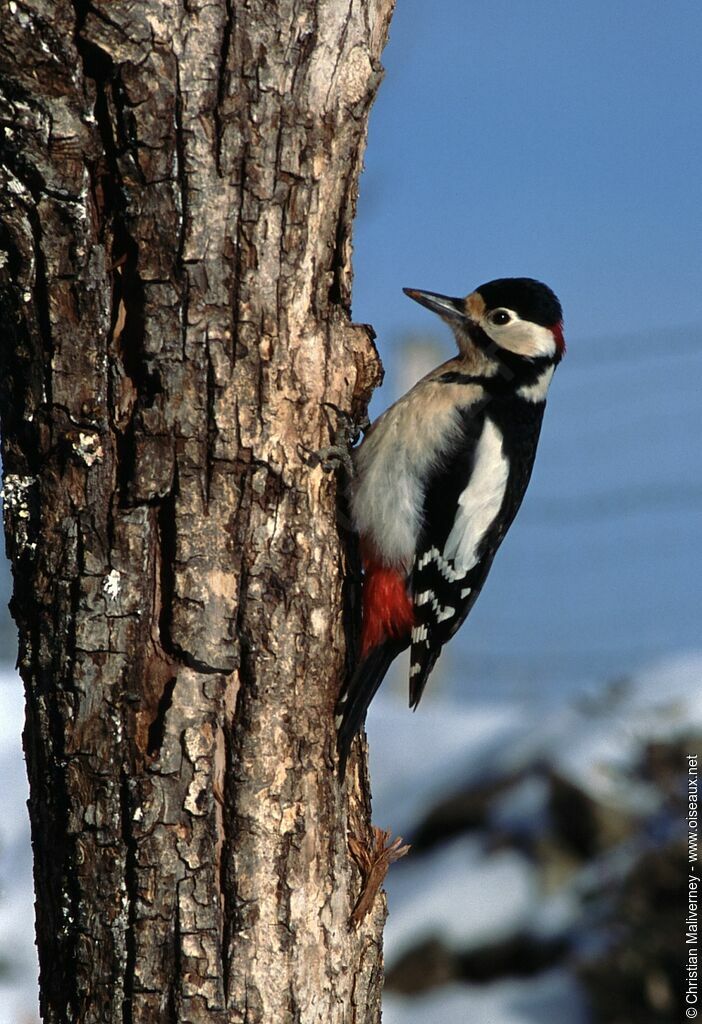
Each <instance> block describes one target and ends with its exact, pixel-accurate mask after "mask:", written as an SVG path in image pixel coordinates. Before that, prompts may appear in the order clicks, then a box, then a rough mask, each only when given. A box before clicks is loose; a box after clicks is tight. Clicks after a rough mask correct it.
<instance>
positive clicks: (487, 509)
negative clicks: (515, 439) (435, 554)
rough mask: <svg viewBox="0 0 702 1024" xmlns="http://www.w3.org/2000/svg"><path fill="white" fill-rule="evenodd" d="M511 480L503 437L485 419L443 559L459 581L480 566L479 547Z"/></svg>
mask: <svg viewBox="0 0 702 1024" xmlns="http://www.w3.org/2000/svg"><path fill="white" fill-rule="evenodd" d="M508 477H509V461H508V459H507V458H506V457H505V454H504V452H503V450H502V434H501V433H500V431H499V430H498V428H497V427H496V426H495V424H494V423H493V422H492V420H491V419H486V420H485V426H484V427H483V432H482V434H481V435H480V440H479V441H478V444H477V447H476V452H475V464H474V467H473V473H472V474H471V478H470V480H469V481H468V486H467V487H466V488H465V490H464V491H463V493H462V494H461V496H460V498H459V499H458V508H457V510H456V519H455V522H454V524H453V529H452V530H451V533H450V534H449V536H448V539H447V541H446V545H445V547H444V558H450V559H451V560H452V561H453V562H454V564H455V567H456V573H457V574H458V578H459V579H460V578H462V577H463V576H465V574H466V573H467V572H469V570H470V569H472V568H473V567H474V566H475V565H477V564H478V557H479V556H478V550H479V548H480V543H481V541H482V540H483V538H484V537H485V534H486V533H487V532H488V530H489V529H490V527H491V526H492V524H493V522H494V521H495V519H496V517H497V515H498V513H499V511H500V508H501V507H502V502H503V500H504V496H505V491H506V489H507V480H508Z"/></svg>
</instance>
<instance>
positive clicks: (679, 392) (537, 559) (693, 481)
mask: <svg viewBox="0 0 702 1024" xmlns="http://www.w3.org/2000/svg"><path fill="white" fill-rule="evenodd" d="M701 48H702V9H701V8H700V6H699V4H698V3H696V2H692V0H678V2H676V3H675V4H671V5H662V4H660V3H654V2H652V0H638V2H636V3H634V2H633V0H628V2H627V0H615V2H612V0H607V2H605V0H590V2H589V3H588V4H555V3H552V2H549V3H547V2H545V0H530V2H529V3H527V4H522V3H517V0H496V2H493V3H491V4H489V5H484V4H475V3H466V2H465V0H440V2H437V3H434V4H426V3H425V2H421V0H398V4H397V10H396V13H395V16H394V20H393V23H392V26H391V34H390V43H389V45H388V48H387V50H386V53H385V58H384V64H385V67H386V69H387V74H386V78H385V81H384V83H383V85H382V87H381V89H380V93H379V96H378V100H377V102H376V105H375V107H374V110H373V113H372V116H371V125H370V136H369V145H368V152H367V157H366V170H365V173H364V175H363V178H362V183H361V196H360V202H359V210H358V219H357V225H356V233H355V288H354V306H353V314H354V319H355V320H356V321H360V322H367V323H371V324H372V325H373V326H374V328H375V330H376V332H377V335H378V340H377V343H378V347H379V349H380V352H381V355H382V358H383V361H384V364H385V367H386V371H387V373H386V379H385V383H384V385H383V387H382V388H381V389H380V390H379V392H378V393H377V394H376V396H375V398H374V401H373V406H372V412H373V414H374V415H377V414H378V413H379V412H380V411H382V409H383V408H385V407H386V406H387V405H388V404H390V403H391V402H392V401H393V400H394V399H395V398H397V397H398V396H399V395H400V394H401V393H402V392H403V391H405V390H406V389H407V388H408V387H409V386H411V384H412V383H414V381H415V380H416V379H417V378H418V377H419V376H421V375H422V373H424V372H425V371H426V370H427V369H428V368H430V366H432V365H435V364H436V363H438V362H440V361H441V360H443V359H446V358H449V357H450V356H451V355H452V353H453V351H454V346H453V342H452V338H451V336H450V333H449V331H448V329H447V328H446V327H445V326H443V325H442V324H441V323H440V321H438V319H436V318H433V317H432V315H431V314H430V313H429V312H427V311H426V310H423V309H421V308H420V307H419V306H417V305H415V304H414V303H412V302H410V301H409V300H408V299H407V298H405V297H404V295H403V294H402V291H401V289H402V287H403V286H410V287H417V288H425V289H428V290H433V291H438V292H444V293H448V294H453V295H464V294H466V293H468V292H469V291H471V290H472V289H473V288H475V287H476V286H478V285H479V284H481V283H483V282H485V281H487V280H490V279H491V278H494V277H501V276H511V275H515V276H521V275H525V276H531V277H537V278H540V279H542V280H544V281H545V282H547V283H548V284H549V285H551V286H552V287H553V288H554V290H555V291H556V292H557V294H558V295H559V297H560V299H561V301H562V303H563V306H564V310H565V318H566V339H567V343H568V354H567V358H566V359H565V360H564V362H563V363H562V364H561V366H560V368H559V370H558V373H557V374H556V378H555V381H554V384H553V386H552V389H551V396H550V398H549V404H548V409H547V413H546V418H545V423H544V429H543V433H542V440H541V444H540V448H539V452H538V456H537V461H536V468H535V471H534V476H533V479H532V483H531V486H530V489H529V491H528V493H527V497H526V499H525V502H524V505H523V507H522V510H521V512H520V514H519V516H518V518H517V521H516V523H515V525H514V527H513V529H512V531H511V532H510V534H509V536H508V538H507V540H506V541H505V543H504V544H503V546H502V548H501V549H500V552H499V554H498V556H497V559H496V561H495V565H494V567H493V570H492V573H491V576H490V578H489V580H488V583H487V585H486V587H485V590H484V592H483V594H482V596H481V598H480V600H479V602H478V604H477V606H476V608H475V610H474V611H473V613H472V614H471V617H470V619H469V620H468V622H467V624H466V625H465V626H464V628H463V629H462V631H461V633H460V635H459V636H458V637H457V638H456V639H455V640H454V641H453V642H452V644H451V646H450V647H449V648H448V650H447V651H446V653H445V654H444V655H443V656H442V659H441V661H440V662H439V666H438V668H437V670H436V671H435V672H434V674H433V676H432V679H431V682H430V685H429V687H428V690H427V693H426V696H425V697H424V700H423V703H422V706H421V707H420V709H419V711H418V712H417V714H415V715H412V714H410V713H409V712H408V711H407V709H406V685H407V684H406V673H407V666H406V665H405V664H402V665H400V666H398V668H397V670H396V671H395V673H394V675H393V677H392V678H391V679H389V680H388V682H387V683H386V685H385V687H384V692H382V693H381V695H380V696H379V698H378V699H377V701H376V703H375V704H374V705H373V707H372V709H371V713H370V715H369V721H368V733H369V742H370V746H371V769H372V777H373V789H374V794H375V802H374V820H375V822H376V824H378V825H380V826H381V827H383V828H392V829H393V831H394V832H395V833H399V834H401V835H403V836H404V837H405V839H406V840H408V841H410V842H412V843H413V851H412V853H411V854H410V856H409V857H407V858H405V860H403V861H401V862H400V863H398V864H396V865H394V866H393V868H392V869H391V871H390V875H389V878H388V883H387V889H388V895H389V905H390V918H389V922H388V928H387V965H388V981H387V987H386V1002H385V1015H384V1020H385V1022H386V1024H415V1022H417V1024H419V1022H420V1021H421V1022H422V1024H433V1022H437V1024H438V1022H441V1024H458V1022H461V1024H464V1022H468V1021H470V1024H531V1022H534V1024H535V1022H543V1021H544V1020H551V1019H553V1020H557V1019H558V1020H567V1021H568V1022H569V1024H579V1022H583V1024H587V1022H589V1024H615V1022H616V1024H647V1022H649V1021H650V1022H666V1024H667V1022H672V1021H673V1020H677V1019H681V1017H682V1012H683V1011H682V1009H681V1007H682V1003H681V993H680V986H681V981H680V978H681V975H680V971H679V964H680V960H681V957H682V951H683V945H684V927H683V925H684V920H685V916H686V915H685V904H684V901H683V885H684V880H685V876H686V873H687V871H686V857H687V850H686V842H685V837H686V832H685V822H684V813H683V804H684V797H685V794H686V788H685V787H686V779H685V772H686V769H687V761H686V758H685V754H686V753H693V752H695V751H696V752H698V753H699V752H700V751H702V743H700V737H701V736H702V695H701V693H700V678H701V676H702V639H701V638H700V608H701V607H702V600H701V599H702V573H701V572H700V559H699V555H698V551H699V533H700V527H701V526H702V473H701V472H700V471H701V470H702V455H701V454H700V452H701V448H702V446H701V445H700V427H701V426H702V423H701V421H702V412H701V409H702V402H701V401H700V380H701V379H702V344H701V343H702V265H701V261H700V240H701V238H702V231H701V229H702V223H701V222H702V212H701V211H702V176H701V175H700V173H699V168H700V165H701V163H702V145H701V138H700V101H699V53H700V50H701ZM8 593H9V583H8V578H7V570H6V568H3V569H2V571H0V602H2V606H3V608H4V605H5V600H6V597H7V596H8ZM0 643H1V644H2V649H1V653H2V660H3V662H4V666H5V671H4V674H3V676H2V681H1V682H0V723H1V725H0V781H2V785H3V790H4V792H5V794H7V796H6V801H7V809H6V814H5V815H3V820H2V821H1V822H0V1024H6V1022H7V1024H19V1022H20V1021H22V1020H32V1019H34V1017H35V1014H36V1010H35V1007H36V1001H35V989H34V985H35V966H34V959H33V949H32V933H31V920H32V912H31V902H32V895H31V880H30V874H29V869H28V864H29V850H28V837H27V831H28V830H27V827H26V823H25V809H24V800H25V799H26V790H25V783H24V775H23V765H22V761H21V751H20V745H19V732H20V729H21V718H22V711H21V695H20V691H19V687H18V684H17V681H16V678H15V676H14V674H13V672H12V665H13V660H14V655H15V645H14V638H13V631H12V628H11V625H10V622H9V619H8V618H7V617H5V618H4V619H3V620H2V624H1V625H0Z"/></svg>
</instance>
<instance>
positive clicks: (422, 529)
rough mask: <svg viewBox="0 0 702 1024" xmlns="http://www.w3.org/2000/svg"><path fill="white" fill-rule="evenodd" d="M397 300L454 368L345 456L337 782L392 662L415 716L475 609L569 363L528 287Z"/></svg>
mask: <svg viewBox="0 0 702 1024" xmlns="http://www.w3.org/2000/svg"><path fill="white" fill-rule="evenodd" d="M405 293H406V294H407V295H409V297H410V298H412V299H414V300H415V301H416V302H419V303H421V305H423V306H426V307H427V308H428V309H431V310H433V311H434V312H436V313H438V314H439V316H440V317H441V318H442V319H443V320H445V321H446V322H447V323H448V324H449V325H450V326H451V327H452V329H453V332H454V334H455V336H456V341H457V343H458V349H459V355H458V356H457V357H455V358H454V359H450V360H449V361H448V362H446V363H443V364H442V365H441V366H439V367H437V368H436V369H435V370H432V372H431V373H429V374H427V376H426V377H423V378H422V380H420V381H419V383H417V384H415V386H414V387H413V388H412V389H411V390H410V391H409V392H408V393H407V394H406V395H404V396H403V397H402V398H400V400H399V401H397V402H396V403H395V404H394V405H392V406H391V407H390V408H389V409H388V410H387V411H386V412H385V413H383V415H382V416H380V417H379V419H378V420H376V422H375V423H374V424H373V425H372V426H371V428H370V429H369V430H368V432H367V433H366V436H365V438H364V440H363V443H362V444H361V445H360V446H359V447H358V448H356V449H355V450H354V452H353V463H354V478H353V481H352V483H351V489H350V507H351V515H352V519H353V523H354V527H355V529H356V530H357V532H358V534H359V536H360V543H361V555H362V560H363V569H364V579H363V626H362V636H361V652H360V659H359V663H358V666H357V668H356V670H355V672H354V673H353V675H352V677H351V680H350V682H349V684H348V686H347V687H346V688H345V690H344V691H343V692H342V694H341V696H340V698H339V704H338V707H337V722H338V723H339V731H338V747H339V761H340V769H339V770H340V774H341V777H342V778H343V775H344V771H345V766H346V760H347V757H348V753H349V748H350V746H351V742H352V741H353V738H354V736H355V735H356V733H357V732H358V730H359V729H360V728H361V726H362V724H363V721H364V719H365V715H366V711H367V710H368V706H369V704H370V702H371V700H372V699H373V697H374V695H375V693H376V691H377V689H378V687H379V686H380V684H381V682H382V680H383V677H384V676H385V673H386V672H387V670H388V668H389V666H390V663H391V662H392V661H393V659H394V658H396V657H397V655H398V654H399V653H400V652H401V651H403V650H405V648H407V647H408V646H411V657H410V672H409V676H410V678H409V698H410V700H409V702H410V707H412V708H416V706H417V704H418V703H419V700H420V698H421V696H422V691H423V690H424V686H425V684H426V681H427V677H428V676H429V673H430V672H431V670H432V668H433V666H434V664H435V662H436V660H437V658H438V656H439V654H440V652H441V648H442V647H443V645H444V644H445V643H446V642H447V641H448V640H449V639H450V638H451V637H452V636H453V634H454V633H455V632H456V630H457V629H458V628H459V626H460V625H461V623H462V622H463V621H464V619H465V618H466V616H467V615H468V613H469V612H470V610H471V608H472V607H473V605H474V604H475V601H476V599H477V597H478V594H479V593H480V591H481V589H482V587H483V584H484V583H485V579H486V577H487V575H488V572H489V571H490V566H491V565H492V561H493V558H494V557H495V552H496V551H497V549H498V547H499V546H500V544H501V543H502V540H503V538H504V536H505V534H506V533H507V530H508V529H509V527H510V525H511V523H512V520H513V519H514V517H515V515H516V513H517V511H518V509H519V506H520V504H521V502H522V498H523V497H524V492H525V490H526V487H527V484H528V483H529V478H530V476H531V470H532V466H533V464H534V456H535V454H536V446H537V442H538V439H539V432H540V429H541V421H542V418H543V415H544V408H545V405H546V393H547V391H548V387H549V384H550V383H551V378H552V377H553V373H554V370H555V368H556V366H557V365H558V363H559V361H560V359H561V358H562V356H563V354H564V352H565V343H564V339H563V314H562V310H561V306H560V303H559V301H558V299H557V298H556V296H555V295H554V294H553V292H552V291H551V289H550V288H547V287H546V285H544V284H541V283H540V282H539V281H534V280H532V279H531V278H524V277H516V278H502V279H500V280H497V281H490V282H489V283H488V284H484V285H481V287H480V288H478V289H476V290H475V291H474V292H471V294H470V295H468V296H467V298H465V299H462V298H449V297H448V296H446V295H436V294H434V293H432V292H425V291H418V290H417V289H414V288H405Z"/></svg>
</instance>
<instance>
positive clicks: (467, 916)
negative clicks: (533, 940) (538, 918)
mask: <svg viewBox="0 0 702 1024" xmlns="http://www.w3.org/2000/svg"><path fill="white" fill-rule="evenodd" d="M537 898H538V894H537V891H536V885H535V878H534V873H533V871H532V869H531V867H530V865H529V864H528V863H527V861H526V859H525V858H524V857H521V856H519V855H518V854H516V853H514V852H513V851H511V850H504V851H501V852H499V853H497V854H495V855H493V856H491V857H488V858H486V857H485V854H484V851H483V850H482V844H481V842H480V841H479V840H477V839H472V838H467V837H465V836H461V837H460V838H458V839H454V840H453V841H451V842H448V843H444V844H442V845H441V846H440V847H439V848H438V850H437V852H436V853H435V854H434V855H433V856H432V857H430V858H424V857H416V858H414V859H413V858H412V857H410V858H409V859H408V860H407V861H406V862H405V863H404V864H403V865H402V869H401V870H397V871H395V872H394V873H393V879H392V902H393V906H394V908H395V909H393V911H392V913H391V914H390V916H389V917H388V922H387V925H386V927H385V942H386V946H387V948H388V949H389V950H392V951H393V954H394V955H397V954H399V953H401V952H402V951H403V949H405V948H406V947H407V946H410V945H414V944H416V943H418V942H419V941H421V940H422V939H424V938H431V937H432V936H436V937H441V938H442V940H443V941H444V943H445V944H446V945H449V946H454V947H456V948H457V949H463V950H465V949H468V948H470V947H473V946H480V945H482V943H483V942H484V941H486V940H487V941H492V940H493V939H495V938H502V937H507V936H508V935H510V934H513V933H514V932H516V931H521V930H522V929H525V928H526V927H527V926H528V925H529V924H530V916H531V915H532V913H533V907H534V902H535V900H536V899H537ZM468 910H469V912H468ZM457 911H459V912H457Z"/></svg>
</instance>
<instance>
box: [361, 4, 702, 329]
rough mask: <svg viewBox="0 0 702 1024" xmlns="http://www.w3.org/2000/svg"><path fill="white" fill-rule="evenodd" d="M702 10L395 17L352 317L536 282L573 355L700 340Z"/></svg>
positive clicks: (474, 9)
mask: <svg viewBox="0 0 702 1024" xmlns="http://www.w3.org/2000/svg"><path fill="white" fill-rule="evenodd" d="M701 52H702V8H700V5H699V3H696V2H689V0H676V2H675V3H672V4H662V3H659V2H658V3H653V2H650V0H636V2H635V0H630V2H622V0H614V2H602V0H588V2H587V3H554V2H548V3H546V2H542V0H530V2H528V3H522V2H518V0H497V2H493V3H490V4H479V3H466V2H465V0H440V2H437V3H434V4H427V3H426V2H425V0H398V4H397V8H396V11H395V15H394V18H393V22H392V26H391V33H390V42H389V44H388V47H387V49H386V51H385V57H384V64H385V67H386V69H387V74H386V78H385V81H384V82H383V84H382V86H381V90H380V93H379V97H378V100H377V102H376V106H375V108H374V110H373V113H372V115H371V129H370V138H369V147H368V152H367V156H366V172H365V175H364V177H363V181H362V188H361V201H360V206H359V217H358V221H357V227H356V233H355V241H356V288H355V293H354V317H355V318H356V319H357V320H362V321H368V322H371V323H373V324H374V326H375V327H376V329H377V330H378V331H379V333H380V334H381V338H382V339H383V340H384V341H387V340H388V338H392V337H393V335H394V332H396V331H398V330H401V329H403V328H405V327H409V326H412V325H416V324H419V323H421V322H423V321H422V320H421V319H420V314H419V311H418V310H417V309H416V308H415V309H412V308H411V305H410V303H409V300H407V299H405V298H404V297H403V296H402V294H401V292H400V288H401V287H402V286H403V285H410V286H414V287H420V288H428V289H433V290H435V291H443V292H448V293H450V294H465V293H466V292H468V291H469V290H471V289H472V288H473V287H474V286H475V285H477V284H480V283H481V282H483V281H486V280H489V279H491V278H493V277H500V276H508V275H527V276H531V277H539V278H543V279H544V280H546V281H547V282H548V283H549V284H551V285H552V286H553V287H554V289H555V290H556V291H557V292H558V294H559V296H560V297H561V300H562V302H563V305H564V307H565V310H566V319H567V327H568V333H569V336H570V337H572V338H575V339H579V338H589V337H592V336H605V335H606V336H609V335H611V334H616V333H623V332H629V331H631V330H637V329H639V328H648V327H651V326H653V327H656V328H665V327H666V326H667V325H669V324H675V325H679V324H689V323H700V322H702V273H701V265H700V248H701V242H702V174H701V173H700V165H701V164H702V146H701V144H700V84H699V74H700V53H701Z"/></svg>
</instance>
